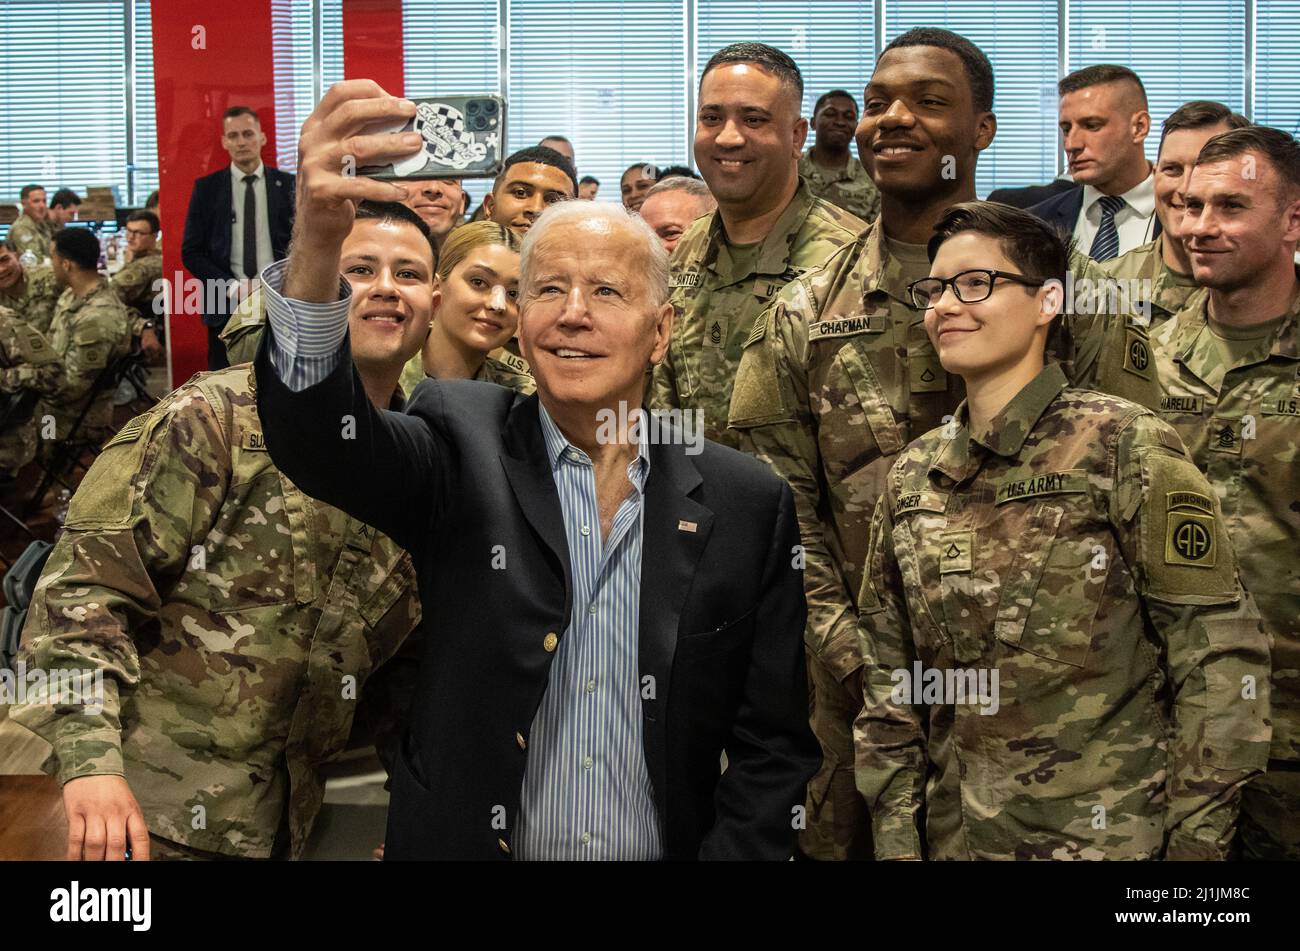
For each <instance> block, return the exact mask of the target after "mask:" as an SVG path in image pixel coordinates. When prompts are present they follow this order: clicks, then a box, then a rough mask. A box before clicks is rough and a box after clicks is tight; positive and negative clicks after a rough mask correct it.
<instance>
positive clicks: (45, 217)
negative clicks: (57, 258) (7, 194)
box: [6, 185, 54, 264]
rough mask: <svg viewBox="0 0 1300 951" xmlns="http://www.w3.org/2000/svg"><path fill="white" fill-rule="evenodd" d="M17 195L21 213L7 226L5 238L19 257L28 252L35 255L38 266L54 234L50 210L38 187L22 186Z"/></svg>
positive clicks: (42, 189) (43, 191) (42, 192)
mask: <svg viewBox="0 0 1300 951" xmlns="http://www.w3.org/2000/svg"><path fill="white" fill-rule="evenodd" d="M19 194H20V197H19V205H20V206H21V207H22V210H23V211H22V214H20V215H19V216H18V219H17V220H16V221H15V222H14V223H13V224H12V225H10V226H9V233H8V235H6V238H7V239H8V240H9V241H10V242H11V243H12V244H13V245H14V247H16V248H17V249H18V253H19V254H20V255H21V254H24V253H25V252H28V251H30V252H31V253H32V254H34V255H36V263H38V264H39V263H41V262H42V261H44V260H45V258H46V256H47V255H48V254H49V248H50V237H51V236H52V235H53V233H54V232H53V231H52V230H51V229H50V224H49V214H50V210H49V208H47V207H46V205H45V189H44V188H42V187H41V186H40V185H24V186H23V188H22V191H21V192H20V193H19Z"/></svg>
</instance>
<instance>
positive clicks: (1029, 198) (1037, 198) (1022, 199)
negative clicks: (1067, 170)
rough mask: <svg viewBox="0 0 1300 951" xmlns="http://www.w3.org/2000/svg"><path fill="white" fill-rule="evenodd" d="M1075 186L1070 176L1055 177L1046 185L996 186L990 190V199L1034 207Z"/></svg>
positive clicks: (1006, 203) (1023, 206) (1015, 205)
mask: <svg viewBox="0 0 1300 951" xmlns="http://www.w3.org/2000/svg"><path fill="white" fill-rule="evenodd" d="M1074 187H1075V185H1074V182H1072V181H1071V180H1070V179H1069V178H1055V179H1052V181H1050V182H1048V183H1047V184H1046V185H1025V186H1024V187H1022V188H995V189H993V191H991V192H989V196H988V201H996V202H1001V203H1002V204H1004V205H1010V206H1011V207H1013V208H1032V207H1034V205H1037V204H1038V203H1039V202H1044V201H1047V199H1049V198H1053V197H1055V196H1057V195H1059V194H1060V193H1061V192H1068V191H1070V190H1072V189H1073V188H1074Z"/></svg>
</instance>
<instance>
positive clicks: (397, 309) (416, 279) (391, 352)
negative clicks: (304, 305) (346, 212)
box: [340, 218, 433, 372]
mask: <svg viewBox="0 0 1300 951" xmlns="http://www.w3.org/2000/svg"><path fill="white" fill-rule="evenodd" d="M340 266H341V267H342V270H343V277H344V278H346V279H347V282H348V283H349V284H350V285H352V306H351V308H350V309H349V311H348V333H349V335H350V336H351V338H352V359H353V360H354V361H355V362H356V364H357V368H358V369H360V370H362V372H365V370H367V369H368V368H375V369H385V370H391V369H392V368H393V367H394V365H395V366H396V367H397V368H399V369H400V368H401V367H402V366H403V365H404V364H405V363H406V361H407V360H409V359H411V357H412V356H414V355H415V353H416V352H417V351H418V350H419V349H420V347H421V346H422V345H423V344H424V338H425V337H426V336H428V333H429V313H430V310H431V305H432V292H433V249H432V248H430V247H429V242H428V241H426V240H425V238H424V235H422V234H420V232H419V231H418V230H416V228H415V226H414V225H411V224H408V223H406V222H402V221H392V220H389V221H382V220H378V219H374V218H359V219H357V221H356V223H355V224H353V226H352V232H351V233H350V234H349V235H348V237H347V240H346V241H344V242H343V258H342V261H341V264H340Z"/></svg>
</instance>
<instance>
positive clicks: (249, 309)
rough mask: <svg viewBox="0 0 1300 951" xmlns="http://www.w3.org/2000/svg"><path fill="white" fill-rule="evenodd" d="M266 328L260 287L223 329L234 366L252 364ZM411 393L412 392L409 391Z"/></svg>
mask: <svg viewBox="0 0 1300 951" xmlns="http://www.w3.org/2000/svg"><path fill="white" fill-rule="evenodd" d="M264 327H266V302H265V299H264V298H263V297H262V289H261V288H260V287H259V288H257V289H256V290H254V291H253V293H251V294H249V295H248V296H247V297H245V298H244V299H243V300H242V301H240V303H239V306H238V307H236V308H235V312H234V313H233V314H231V315H230V319H229V320H227V321H226V326H225V327H223V328H222V329H221V334H220V336H221V342H222V343H224V344H225V345H226V357H227V359H229V360H230V363H231V365H232V366H234V365H235V364H237V363H252V362H253V358H254V357H256V356H257V346H258V344H260V343H261V342H262V330H263V328H264ZM407 392H408V393H409V392H410V390H407Z"/></svg>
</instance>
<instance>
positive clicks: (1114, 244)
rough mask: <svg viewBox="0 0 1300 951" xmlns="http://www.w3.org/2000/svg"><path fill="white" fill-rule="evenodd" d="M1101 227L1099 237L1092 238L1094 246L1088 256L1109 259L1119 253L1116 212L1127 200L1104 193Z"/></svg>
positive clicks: (1102, 259)
mask: <svg viewBox="0 0 1300 951" xmlns="http://www.w3.org/2000/svg"><path fill="white" fill-rule="evenodd" d="M1098 204H1100V205H1101V227H1100V228H1098V229H1097V237H1095V238H1093V239H1092V248H1091V249H1090V250H1089V251H1088V257H1090V258H1092V259H1093V260H1094V261H1109V260H1110V259H1111V258H1113V257H1115V255H1117V254H1119V229H1118V228H1116V227H1115V213H1116V212H1117V211H1119V210H1120V209H1121V208H1123V207H1124V205H1125V201H1124V199H1123V198H1121V197H1120V196H1118V195H1103V196H1102V197H1101V201H1100V202H1098Z"/></svg>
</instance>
